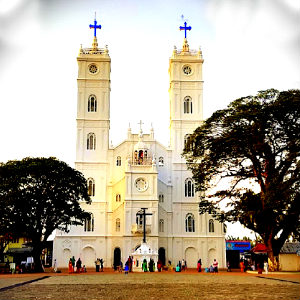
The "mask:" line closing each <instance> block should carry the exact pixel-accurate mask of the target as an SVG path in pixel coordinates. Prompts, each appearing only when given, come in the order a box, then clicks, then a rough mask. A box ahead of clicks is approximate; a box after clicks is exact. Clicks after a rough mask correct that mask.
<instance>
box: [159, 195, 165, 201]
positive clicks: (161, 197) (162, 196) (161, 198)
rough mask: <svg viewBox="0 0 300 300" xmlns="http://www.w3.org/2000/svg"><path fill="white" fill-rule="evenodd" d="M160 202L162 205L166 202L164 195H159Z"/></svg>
mask: <svg viewBox="0 0 300 300" xmlns="http://www.w3.org/2000/svg"><path fill="white" fill-rule="evenodd" d="M158 201H159V202H160V203H163V202H164V195H163V194H159V195H158Z"/></svg>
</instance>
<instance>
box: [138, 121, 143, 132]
mask: <svg viewBox="0 0 300 300" xmlns="http://www.w3.org/2000/svg"><path fill="white" fill-rule="evenodd" d="M138 124H139V125H140V132H143V129H142V125H143V124H144V123H143V122H142V120H140V121H139V122H138Z"/></svg>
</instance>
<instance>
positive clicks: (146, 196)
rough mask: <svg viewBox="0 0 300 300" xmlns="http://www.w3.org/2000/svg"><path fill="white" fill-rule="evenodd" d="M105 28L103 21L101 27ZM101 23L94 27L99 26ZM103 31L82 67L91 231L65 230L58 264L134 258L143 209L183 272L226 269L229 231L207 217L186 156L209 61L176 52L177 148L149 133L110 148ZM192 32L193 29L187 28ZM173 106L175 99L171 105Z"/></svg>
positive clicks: (79, 165) (153, 238)
mask: <svg viewBox="0 0 300 300" xmlns="http://www.w3.org/2000/svg"><path fill="white" fill-rule="evenodd" d="M94 26H97V22H96V21H95V22H94ZM94 26H93V25H92V26H91V25H90V27H94ZM96 29H97V28H94V32H95V33H94V41H93V44H92V48H82V47H81V48H80V51H79V55H78V57H77V62H78V78H77V86H78V99H77V146H76V163H75V167H76V169H77V170H79V171H81V172H82V173H83V174H84V176H85V177H86V179H87V182H88V189H89V194H90V196H91V199H92V203H91V205H88V204H85V203H82V204H81V206H82V208H83V209H84V210H86V211H88V212H90V216H91V217H90V218H88V219H87V220H86V221H85V223H84V226H72V227H71V228H70V231H69V232H68V233H66V232H62V231H57V232H56V235H55V239H54V244H53V259H56V261H57V266H58V267H67V266H68V261H69V258H70V257H72V256H73V255H74V256H75V258H76V259H77V258H78V257H80V258H81V260H82V261H83V264H85V265H86V266H87V267H92V266H94V265H95V260H96V258H98V257H99V258H103V259H104V261H105V263H104V266H105V267H112V266H113V265H114V263H115V264H118V263H119V261H120V260H122V262H123V263H125V261H126V260H127V258H128V256H129V255H131V254H132V253H133V252H134V251H135V249H137V247H139V246H140V245H141V242H142V238H143V217H141V216H140V215H139V212H140V211H141V209H142V208H146V212H147V213H148V214H149V215H147V217H146V234H147V243H148V244H149V246H150V247H151V248H152V249H153V250H155V251H157V252H158V256H159V258H160V259H161V260H162V261H163V263H165V264H167V262H168V261H169V260H170V261H171V262H172V264H173V265H174V266H175V265H176V264H177V262H178V261H179V260H180V261H181V260H182V259H185V260H186V262H187V267H188V268H189V267H190V268H192V267H196V265H197V261H198V259H199V258H201V260H202V265H203V267H206V266H209V265H211V264H212V262H213V260H214V259H215V258H216V259H217V260H218V262H219V267H221V268H222V267H225V265H226V258H225V228H224V225H223V224H221V223H219V222H217V221H216V220H214V219H213V218H212V217H211V216H210V215H209V214H203V215H200V214H199V212H198V211H199V193H197V192H195V190H194V182H193V179H192V174H191V172H190V171H188V170H187V166H186V162H185V160H184V158H183V157H182V156H181V154H182V151H183V148H184V145H185V143H186V141H187V139H188V138H189V134H191V133H192V132H193V131H194V130H195V129H196V128H197V127H198V126H199V125H200V124H201V121H202V120H203V116H202V115H203V109H202V103H203V79H202V65H203V57H202V52H201V50H199V51H194V50H190V49H189V45H188V42H187V39H186V38H184V42H183V48H182V49H181V50H177V49H176V48H175V49H174V50H173V53H172V56H171V58H170V59H169V75H170V86H169V102H170V144H169V146H168V147H166V146H164V145H162V144H161V143H159V142H158V141H156V140H155V138H154V131H153V129H151V130H150V132H149V133H144V132H143V130H142V122H141V126H140V131H139V132H138V133H133V132H132V131H131V129H130V128H129V129H128V131H127V139H126V140H124V141H123V142H122V143H120V144H119V145H118V146H116V147H113V146H111V145H110V144H109V130H110V71H111V58H110V56H109V52H108V49H107V47H106V48H105V49H102V48H98V43H97V37H96ZM183 29H184V30H185V36H186V30H189V29H190V27H186V23H185V27H183ZM166 101H167V100H166Z"/></svg>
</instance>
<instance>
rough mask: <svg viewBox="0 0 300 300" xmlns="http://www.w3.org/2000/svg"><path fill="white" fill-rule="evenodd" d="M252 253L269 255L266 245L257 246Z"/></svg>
mask: <svg viewBox="0 0 300 300" xmlns="http://www.w3.org/2000/svg"><path fill="white" fill-rule="evenodd" d="M250 252H253V253H267V252H268V249H267V247H266V245H265V244H257V245H256V246H255V247H253V248H252V249H251V251H250Z"/></svg>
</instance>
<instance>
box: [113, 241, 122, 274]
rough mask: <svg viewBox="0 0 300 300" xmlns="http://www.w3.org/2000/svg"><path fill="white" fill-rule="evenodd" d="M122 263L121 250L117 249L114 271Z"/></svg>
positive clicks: (115, 251)
mask: <svg viewBox="0 0 300 300" xmlns="http://www.w3.org/2000/svg"><path fill="white" fill-rule="evenodd" d="M120 261H121V249H120V248H118V247H117V248H115V250H114V270H117V268H118V266H119V265H120Z"/></svg>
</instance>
